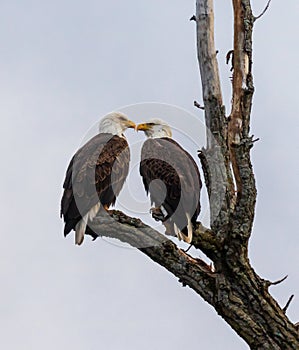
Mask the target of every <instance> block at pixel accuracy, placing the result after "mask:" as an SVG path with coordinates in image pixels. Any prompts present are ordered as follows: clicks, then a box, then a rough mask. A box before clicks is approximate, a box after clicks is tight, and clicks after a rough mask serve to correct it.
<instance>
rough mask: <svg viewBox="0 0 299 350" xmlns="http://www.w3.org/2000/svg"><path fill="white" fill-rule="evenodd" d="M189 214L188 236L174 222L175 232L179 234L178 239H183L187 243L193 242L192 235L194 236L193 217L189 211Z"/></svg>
mask: <svg viewBox="0 0 299 350" xmlns="http://www.w3.org/2000/svg"><path fill="white" fill-rule="evenodd" d="M186 216H187V222H188V223H187V230H188V235H187V236H186V235H185V234H184V233H183V232H182V231H181V230H180V229H179V228H178V227H177V225H176V224H175V223H174V224H173V226H174V232H175V234H176V235H177V236H178V239H179V240H180V241H181V240H183V241H184V242H186V243H189V244H190V243H191V242H192V236H193V227H192V222H191V218H190V215H189V214H188V213H186Z"/></svg>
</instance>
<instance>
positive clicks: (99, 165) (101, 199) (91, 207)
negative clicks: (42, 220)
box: [60, 112, 136, 245]
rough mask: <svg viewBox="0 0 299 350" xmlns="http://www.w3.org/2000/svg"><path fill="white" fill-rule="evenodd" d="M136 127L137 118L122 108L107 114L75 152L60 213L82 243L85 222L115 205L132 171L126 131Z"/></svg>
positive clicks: (67, 173)
mask: <svg viewBox="0 0 299 350" xmlns="http://www.w3.org/2000/svg"><path fill="white" fill-rule="evenodd" d="M127 128H134V129H136V125H135V123H134V122H132V121H131V120H129V119H128V118H127V116H126V115H124V114H123V113H120V112H113V113H110V114H108V115H107V116H105V117H104V118H103V119H102V120H101V121H100V124H99V133H98V134H97V135H96V136H94V137H93V138H92V139H91V140H89V141H88V142H87V143H86V144H85V145H84V146H82V147H81V148H80V149H79V150H78V151H77V152H76V154H75V155H74V156H73V158H72V160H71V162H70V164H69V166H68V169H67V171H66V176H65V180H64V184H63V188H64V192H63V196H62V199H61V212H60V213H61V217H62V216H63V219H64V222H65V227H64V235H65V236H66V235H67V234H68V233H69V232H70V231H71V230H74V231H75V232H76V233H75V242H76V244H78V245H80V244H82V242H83V239H84V233H85V230H86V226H87V225H88V223H89V222H91V221H92V220H93V219H94V217H95V216H96V215H97V213H98V211H99V210H100V209H105V210H108V208H109V206H110V205H114V203H115V201H116V197H117V196H118V194H119V192H120V191H121V189H122V187H123V184H124V182H125V180H126V177H127V175H128V171H129V162H130V150H129V147H128V143H127V140H126V138H125V136H124V134H123V133H124V131H125V130H126V129H127Z"/></svg>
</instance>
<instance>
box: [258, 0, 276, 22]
mask: <svg viewBox="0 0 299 350" xmlns="http://www.w3.org/2000/svg"><path fill="white" fill-rule="evenodd" d="M271 1H272V0H269V1H268V3H267V5H266V7H265V8H264V11H263V12H262V13H261V14H260V15H258V16H257V17H254V21H256V20H257V19H259V18H261V17H262V16H263V15H264V14H265V13H266V12H267V10H268V8H269V6H270V4H271Z"/></svg>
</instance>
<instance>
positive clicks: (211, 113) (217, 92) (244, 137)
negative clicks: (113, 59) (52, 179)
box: [89, 0, 299, 350]
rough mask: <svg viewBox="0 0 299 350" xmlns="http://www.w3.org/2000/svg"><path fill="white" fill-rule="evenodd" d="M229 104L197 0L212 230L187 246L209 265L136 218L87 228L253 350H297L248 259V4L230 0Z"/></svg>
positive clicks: (206, 9)
mask: <svg viewBox="0 0 299 350" xmlns="http://www.w3.org/2000/svg"><path fill="white" fill-rule="evenodd" d="M232 3H233V9H234V47H233V55H232V56H233V79H232V106H231V111H230V115H229V116H228V117H227V116H226V114H225V107H224V106H223V102H222V93H221V85H220V78H219V71H218V63H217V53H216V50H215V45H214V12H213V0H197V2H196V16H195V19H196V25H197V48H198V50H197V51H198V61H199V68H200V74H201V81H202V92H203V101H204V111H205V122H206V128H207V146H206V148H204V149H202V150H201V151H200V153H199V157H200V160H201V163H202V167H203V171H204V176H205V183H206V187H207V191H208V195H209V199H210V212H211V225H210V226H211V228H210V229H207V228H205V227H203V226H202V225H201V224H200V223H198V224H197V227H196V228H195V232H194V238H193V241H192V244H193V246H194V247H195V248H197V249H199V250H201V251H202V252H204V253H205V254H206V255H207V256H208V257H209V258H210V259H211V260H212V261H213V267H212V266H210V265H208V264H206V263H205V262H204V261H202V260H200V259H198V258H193V257H192V256H191V255H189V254H188V253H186V252H184V251H183V250H181V249H179V248H178V247H177V246H176V244H175V243H173V242H172V241H170V240H169V239H167V238H166V237H165V236H164V235H162V234H160V233H158V232H156V231H155V230H154V229H152V228H151V227H149V226H147V225H145V224H144V223H142V222H141V221H140V220H139V219H135V218H130V217H128V216H126V215H124V214H123V213H121V212H119V211H111V213H110V216H109V215H106V216H105V217H101V218H97V219H96V220H95V221H94V223H93V227H90V228H89V230H90V231H91V230H93V231H95V232H97V234H98V235H100V236H105V237H112V238H117V239H119V240H120V241H122V242H126V243H128V244H130V245H131V246H133V247H136V248H137V249H139V250H140V251H141V252H142V253H144V254H146V255H147V256H148V257H149V258H151V259H152V260H153V261H155V262H156V263H158V264H160V265H161V266H164V267H165V268H166V269H167V270H168V271H169V272H171V273H172V274H174V275H175V276H176V277H177V278H178V279H179V281H180V282H181V283H182V284H183V285H184V286H186V285H187V286H189V287H190V288H192V289H193V290H194V291H195V292H196V293H197V294H199V295H200V296H201V297H202V298H203V299H204V300H206V301H207V302H208V303H209V304H210V305H212V306H213V307H214V308H215V310H216V311H217V312H218V314H219V315H220V316H221V317H223V319H224V320H225V321H226V322H227V323H228V324H229V325H230V326H231V327H232V328H233V329H234V330H235V331H236V333H237V334H238V335H239V336H240V337H242V338H243V339H244V340H245V342H246V343H247V344H248V345H249V347H250V348H251V349H269V350H270V349H271V350H276V349H277V350H279V349H286V350H287V349H293V350H295V349H299V339H298V329H297V328H296V327H295V325H294V324H293V323H292V322H290V320H289V319H288V317H287V316H286V314H285V310H283V309H282V308H281V307H280V306H279V305H278V303H277V302H276V301H275V300H274V299H273V298H272V296H271V295H270V294H269V291H268V289H269V287H270V286H271V285H272V284H273V283H271V282H270V281H267V280H264V279H262V278H261V277H259V276H258V275H257V274H256V273H255V271H254V269H253V268H252V266H251V265H250V262H249V259H248V241H249V238H250V235H251V230H252V224H253V220H254V210H255V202H256V187H255V178H254V173H253V169H252V164H251V159H250V150H251V149H252V147H253V144H254V141H253V139H252V136H251V135H250V129H249V126H250V114H251V104H252V97H253V93H254V86H253V77H252V30H253V24H254V17H253V15H252V11H251V4H250V0H233V1H232Z"/></svg>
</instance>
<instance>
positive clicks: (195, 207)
mask: <svg viewBox="0 0 299 350" xmlns="http://www.w3.org/2000/svg"><path fill="white" fill-rule="evenodd" d="M141 130H142V129H141ZM140 174H141V176H142V179H143V183H144V187H145V190H146V192H147V193H149V194H150V198H151V202H152V203H154V205H155V206H156V207H159V208H161V209H162V210H164V212H166V213H167V215H166V218H165V219H164V220H163V221H164V223H165V226H166V228H168V227H169V225H170V227H171V228H172V232H169V233H171V234H173V233H175V234H176V235H178V237H179V238H180V239H184V240H185V241H186V242H188V243H190V242H191V240H192V228H191V227H190V226H191V225H194V224H195V223H196V220H197V217H198V215H199V213H200V190H201V187H202V183H201V179H200V173H199V170H198V167H197V165H196V163H195V161H194V159H193V158H192V157H191V155H190V154H189V153H188V152H187V151H185V150H184V149H183V148H182V147H181V146H180V145H179V144H178V143H177V142H176V141H174V140H173V139H172V138H170V137H158V138H148V139H147V140H146V141H145V142H144V144H143V147H142V151H141V162H140ZM154 180H158V181H154ZM190 224H191V225H190ZM188 225H189V227H188ZM179 231H180V232H181V233H183V235H181V233H180V232H179Z"/></svg>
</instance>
